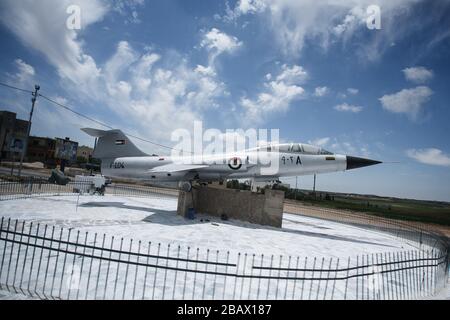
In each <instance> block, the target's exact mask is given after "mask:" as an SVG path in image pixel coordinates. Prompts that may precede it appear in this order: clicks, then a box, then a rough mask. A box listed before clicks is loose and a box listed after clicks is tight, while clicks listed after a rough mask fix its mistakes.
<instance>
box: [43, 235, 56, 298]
mask: <svg viewBox="0 0 450 320" xmlns="http://www.w3.org/2000/svg"><path fill="white" fill-rule="evenodd" d="M54 235H55V226H53V227H52V234H51V236H50V237H51V240H50V248H52V247H53V237H54ZM50 254H51V250H48V259H47V266H46V267H45V276H44V286H43V289H42V292H43V293H44V296H45V286H46V283H47V274H48V266H49V265H50ZM50 297H51V292H50Z"/></svg>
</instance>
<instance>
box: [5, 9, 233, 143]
mask: <svg viewBox="0 0 450 320" xmlns="http://www.w3.org/2000/svg"><path fill="white" fill-rule="evenodd" d="M69 4H72V2H71V1H70V0H61V1H56V2H55V1H50V0H43V1H39V2H36V1H31V0H23V1H12V0H5V1H2V2H0V21H1V23H2V24H4V25H5V26H6V27H8V28H9V29H10V30H11V31H12V32H13V33H14V34H15V35H16V36H17V37H18V38H19V39H20V41H22V42H23V43H24V44H25V45H26V46H28V47H29V48H31V49H33V50H35V51H37V52H39V53H41V54H42V55H43V56H44V57H45V59H46V60H47V61H48V62H49V64H50V65H51V66H53V67H54V68H55V69H56V71H57V74H58V76H59V80H60V82H61V84H62V86H63V87H64V88H65V89H66V90H67V91H66V92H68V95H69V96H68V98H69V100H73V101H76V102H75V103H74V104H73V105H72V107H74V108H75V109H77V107H79V106H80V105H90V106H96V107H95V108H93V109H92V110H89V111H88V112H86V110H80V109H78V111H84V113H88V114H89V115H91V116H94V117H95V114H96V113H99V112H102V114H103V116H102V117H101V119H100V120H103V121H108V120H105V119H104V116H105V114H108V113H107V112H108V111H111V112H112V114H111V115H109V114H108V115H107V116H106V117H107V118H108V117H110V116H111V117H113V118H115V117H117V118H120V119H123V120H119V123H118V124H114V123H113V125H117V126H120V127H121V128H122V129H124V130H125V131H128V132H131V133H134V134H136V135H140V136H143V137H146V138H149V139H151V140H156V141H160V142H162V143H169V139H170V132H171V131H172V130H174V129H177V128H187V129H190V128H191V126H192V123H193V121H194V120H201V119H202V115H203V114H204V110H205V109H207V108H215V107H217V102H216V99H218V98H220V97H223V96H224V95H226V93H227V91H226V88H225V85H224V83H222V82H221V81H219V80H218V79H217V75H216V73H215V71H214V69H213V68H212V66H211V65H209V66H206V67H203V66H201V67H199V66H197V67H193V66H191V65H190V63H189V61H188V60H187V59H186V58H185V57H182V56H180V55H179V54H177V53H176V52H174V51H171V52H170V54H167V55H163V54H160V53H157V52H155V50H151V48H145V49H144V50H142V51H141V50H136V49H135V48H133V47H132V46H131V45H130V44H129V43H128V42H126V41H121V42H119V43H118V45H117V47H116V50H115V51H114V52H113V54H112V55H111V57H110V58H109V59H107V60H106V61H103V62H98V61H95V59H94V58H93V57H92V56H90V55H88V54H87V53H86V51H85V45H86V44H85V43H84V41H83V39H82V38H81V35H82V34H83V31H84V30H85V29H87V28H89V26H90V25H91V24H93V23H96V22H98V21H100V20H101V19H103V17H104V16H105V14H106V13H107V12H108V10H111V6H110V5H109V4H107V3H106V2H104V1H100V0H90V1H87V0H79V1H77V4H78V5H80V6H81V9H82V28H83V30H82V32H81V33H78V32H76V31H74V30H69V29H67V28H66V19H67V16H68V15H67V14H66V8H67V6H68V5H69ZM30 12H32V13H33V14H30ZM49 12H51V14H49ZM205 39H207V40H205V41H206V42H204V45H205V46H207V47H208V50H210V51H211V52H212V53H214V54H215V55H217V54H220V53H222V52H234V50H235V49H236V48H237V47H239V46H240V45H241V43H240V42H239V41H237V39H236V38H234V37H229V36H227V35H225V34H223V33H221V32H219V31H218V30H217V29H216V30H212V33H210V34H209V37H206V38H205ZM16 65H17V66H18V67H19V70H21V72H22V73H21V74H24V75H26V74H31V73H32V72H31V70H32V69H31V68H29V67H27V65H25V63H23V61H22V62H16ZM49 89H50V88H47V91H48V90H49ZM47 94H49V93H47ZM70 95H72V96H70ZM49 109H50V108H49ZM111 112H110V113H111ZM124 112H125V114H126V117H124ZM48 114H51V113H48ZM68 117H69V118H71V119H73V120H74V121H75V122H78V123H80V124H81V123H82V121H80V119H78V118H76V117H74V116H73V115H70V114H68ZM41 119H42V121H47V120H45V119H48V122H47V123H48V124H49V125H51V123H50V121H53V120H52V119H53V118H52V117H51V116H46V117H41ZM112 121H114V120H112ZM56 122H58V121H56ZM109 122H111V120H110V121H109ZM130 123H132V124H133V125H132V127H131V126H130ZM88 125H89V124H88ZM90 125H92V124H90ZM74 131H76V130H74ZM82 136H83V135H82V134H80V137H82ZM146 147H147V148H148V147H149V145H146ZM151 148H153V147H151ZM152 151H156V150H151V151H150V152H152Z"/></svg>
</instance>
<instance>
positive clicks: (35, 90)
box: [19, 84, 41, 177]
mask: <svg viewBox="0 0 450 320" xmlns="http://www.w3.org/2000/svg"><path fill="white" fill-rule="evenodd" d="M39 89H41V87H40V86H39V85H38V84H36V85H35V86H34V92H33V93H31V95H32V96H33V97H32V98H31V111H30V119H29V120H28V127H27V135H26V137H25V143H24V144H23V148H22V154H21V155H20V165H19V177H20V174H21V173H22V164H23V157H24V156H25V153H26V152H27V148H28V138H29V137H30V132H31V118H33V111H34V104H35V103H36V99H37V97H38V91H39Z"/></svg>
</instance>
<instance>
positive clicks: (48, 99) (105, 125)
mask: <svg viewBox="0 0 450 320" xmlns="http://www.w3.org/2000/svg"><path fill="white" fill-rule="evenodd" d="M39 96H40V97H42V98H44V99H45V100H47V101H49V102H51V103H53V104H55V105H57V106H59V107H61V108H63V109H65V110H67V111H70V112H72V113H74V114H76V115H77V116H79V117H82V118H84V119H87V120H89V121H92V122H95V123H97V124H99V125H101V126H103V127H106V128H108V129H111V130H113V129H114V127H111V126H110V125H108V124H106V123H104V122H101V121H98V120H96V119H94V118H91V117H89V116H86V115H84V114H82V113H80V112H78V111H75V110H73V109H72V108H69V107H68V106H66V105H64V104H62V103H59V102H57V101H55V100H53V99H51V98H49V97H46V96H44V95H42V94H39ZM124 134H125V135H127V136H129V137H132V138H135V139H138V140H141V141H144V142H147V143H150V144H152V145H155V146H158V147H162V148H166V149H170V150H177V151H182V150H179V149H176V148H172V147H169V146H166V145H163V144H160V143H156V142H153V141H150V140H147V139H144V138H141V137H138V136H135V135H133V134H130V133H127V132H124Z"/></svg>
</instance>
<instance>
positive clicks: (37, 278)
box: [34, 225, 47, 297]
mask: <svg viewBox="0 0 450 320" xmlns="http://www.w3.org/2000/svg"><path fill="white" fill-rule="evenodd" d="M46 236H47V225H45V227H44V237H43V238H42V248H41V252H40V255H39V265H38V270H37V274H36V283H35V284H34V292H35V293H36V294H37V285H38V282H39V273H40V272H41V264H42V255H43V252H44V247H45V240H46ZM44 297H45V295H44Z"/></svg>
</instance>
